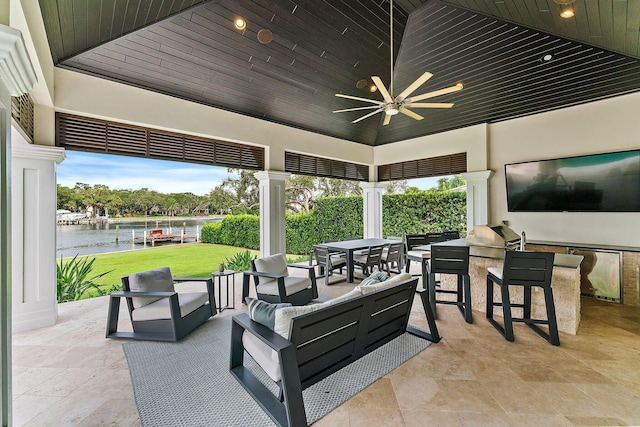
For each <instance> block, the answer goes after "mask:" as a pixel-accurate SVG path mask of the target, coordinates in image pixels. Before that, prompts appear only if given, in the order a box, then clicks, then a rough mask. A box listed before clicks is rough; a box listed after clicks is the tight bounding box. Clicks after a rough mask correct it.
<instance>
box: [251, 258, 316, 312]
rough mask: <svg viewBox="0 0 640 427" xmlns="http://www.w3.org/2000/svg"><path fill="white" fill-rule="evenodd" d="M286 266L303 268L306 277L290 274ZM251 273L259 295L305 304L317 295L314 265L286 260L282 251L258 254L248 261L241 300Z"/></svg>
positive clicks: (271, 299)
mask: <svg viewBox="0 0 640 427" xmlns="http://www.w3.org/2000/svg"><path fill="white" fill-rule="evenodd" d="M288 267H294V268H303V269H306V270H307V271H308V276H307V277H297V276H289V271H288ZM250 277H253V281H254V284H255V287H256V295H257V297H258V299H261V300H263V301H267V302H270V303H279V302H288V303H291V304H292V305H305V304H308V303H309V302H311V300H313V299H315V298H318V288H317V286H316V275H315V267H314V266H313V265H305V264H287V260H286V258H285V256H284V255H283V254H275V255H271V256H268V257H265V258H258V259H255V260H253V261H252V262H251V270H250V271H245V272H244V274H243V281H242V302H243V303H244V302H245V298H246V297H247V296H248V295H249V280H250Z"/></svg>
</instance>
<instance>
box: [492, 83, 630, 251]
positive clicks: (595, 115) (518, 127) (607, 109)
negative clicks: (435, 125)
mask: <svg viewBox="0 0 640 427" xmlns="http://www.w3.org/2000/svg"><path fill="white" fill-rule="evenodd" d="M639 113H640V93H635V94H630V95H625V96H620V97H616V98H612V99H607V100H602V101H597V102H592V103H589V104H583V105H580V106H576V107H570V108H565V109H562V110H556V111H552V112H548V113H543V114H537V115H534V116H528V117H523V118H520V119H515V120H509V121H505V122H500V123H496V124H492V125H490V126H489V139H488V141H489V147H488V148H489V168H490V169H492V170H493V171H494V172H495V174H494V176H493V178H492V179H491V180H490V217H489V218H490V222H492V223H499V222H500V221H502V220H508V221H509V223H510V227H511V228H513V229H514V230H515V231H517V232H521V231H523V230H524V231H525V232H526V233H527V239H528V240H543V241H553V242H569V243H578V244H580V243H583V244H587V243H589V244H595V245H614V246H631V247H640V213H626V212H625V213H592V212H549V213H538V212H507V201H506V190H505V177H504V164H506V163H514V162H522V161H529V160H541V159H550V158H557V157H570V156H576V155H582V154H595V153H606V152H613V151H624V150H631V149H639V148H640V114H639ZM632 197H638V195H637V194H635V195H632Z"/></svg>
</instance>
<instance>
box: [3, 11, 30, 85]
mask: <svg viewBox="0 0 640 427" xmlns="http://www.w3.org/2000/svg"><path fill="white" fill-rule="evenodd" d="M0 80H2V82H3V83H4V84H5V85H6V86H7V88H8V89H9V93H10V94H11V96H21V95H23V94H25V93H27V92H28V91H29V90H30V89H31V88H32V87H33V85H34V84H36V82H37V81H38V79H37V77H36V72H35V70H34V68H33V65H32V64H31V60H30V59H29V54H28V53H27V47H26V46H25V43H24V39H23V38H22V33H21V32H20V31H19V30H16V29H15V28H11V27H7V26H6V25H1V24H0Z"/></svg>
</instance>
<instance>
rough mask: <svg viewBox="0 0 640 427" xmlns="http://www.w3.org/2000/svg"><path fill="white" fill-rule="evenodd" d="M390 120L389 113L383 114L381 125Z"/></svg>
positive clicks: (386, 123)
mask: <svg viewBox="0 0 640 427" xmlns="http://www.w3.org/2000/svg"><path fill="white" fill-rule="evenodd" d="M390 121H391V116H390V115H389V114H385V115H384V120H383V121H382V126H386V125H388V124H389V122H390Z"/></svg>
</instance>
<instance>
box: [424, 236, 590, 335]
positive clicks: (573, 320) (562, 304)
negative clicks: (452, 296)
mask: <svg viewBox="0 0 640 427" xmlns="http://www.w3.org/2000/svg"><path fill="white" fill-rule="evenodd" d="M439 244H441V245H456V246H469V255H470V257H469V275H470V276H471V305H472V308H473V310H475V311H479V312H482V313H485V312H486V300H487V299H486V293H487V269H488V268H489V267H498V268H502V264H503V261H504V252H505V250H504V248H493V247H485V246H476V245H469V244H467V242H466V240H465V239H457V240H450V241H448V242H443V243H439ZM415 249H419V248H415ZM425 249H426V248H425ZM580 262H582V256H581V255H567V254H556V255H555V258H554V268H553V276H552V279H551V287H552V289H553V300H554V303H555V306H556V317H557V320H558V330H560V331H562V332H566V333H568V334H571V335H575V334H576V332H577V330H578V325H579V324H580ZM442 280H443V285H442V286H445V287H447V288H448V287H451V288H453V286H455V277H454V276H448V275H444V277H443V278H442ZM495 288H496V289H494V301H500V291H499V289H498V287H495ZM510 292H511V295H512V296H511V299H512V301H522V287H520V286H514V287H512V288H510ZM531 311H532V315H533V316H534V317H536V318H538V319H546V311H545V305H544V294H543V292H542V290H541V289H539V288H536V287H534V288H533V292H532V302H531ZM494 313H495V314H496V315H501V313H502V310H501V309H500V308H497V309H495V310H494ZM516 315H518V316H519V313H518V314H516ZM475 321H476V322H477V321H484V319H479V318H478V316H477V315H476V316H475Z"/></svg>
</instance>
